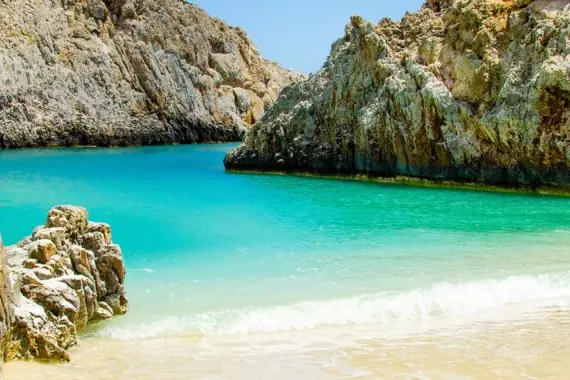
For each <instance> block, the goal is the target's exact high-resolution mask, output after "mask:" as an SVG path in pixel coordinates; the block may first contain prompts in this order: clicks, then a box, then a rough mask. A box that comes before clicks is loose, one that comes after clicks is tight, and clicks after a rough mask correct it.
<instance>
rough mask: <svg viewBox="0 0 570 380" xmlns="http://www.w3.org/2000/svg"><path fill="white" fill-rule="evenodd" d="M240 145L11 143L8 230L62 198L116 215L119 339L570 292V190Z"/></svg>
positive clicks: (489, 304)
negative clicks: (121, 301) (361, 166)
mask: <svg viewBox="0 0 570 380" xmlns="http://www.w3.org/2000/svg"><path fill="white" fill-rule="evenodd" d="M233 147H235V145H196V146H176V147H145V148H121V149H95V148H93V149H88V148H86V149H53V150H19V151H1V152H0V231H1V232H2V234H3V238H4V241H5V243H7V244H11V243H15V242H16V241H17V240H18V239H20V238H22V237H24V236H25V235H28V234H30V233H31V231H32V229H33V228H34V227H35V226H36V225H37V224H39V223H41V222H42V221H43V219H44V218H45V215H46V212H47V210H48V209H49V208H50V207H52V206H53V205H56V204H77V205H82V206H84V207H86V208H87V209H88V210H89V212H90V215H89V217H90V219H91V220H95V221H103V222H107V223H110V224H111V226H112V229H113V239H114V241H115V242H116V243H118V244H120V245H121V247H122V249H123V254H124V256H125V261H126V265H127V270H128V274H127V278H128V280H127V292H128V296H129V300H130V305H131V306H130V311H129V313H128V315H127V316H125V317H122V318H117V319H115V320H113V321H110V322H108V323H105V324H101V325H97V326H95V327H94V328H93V329H92V330H91V331H89V332H88V337H97V338H108V339H111V340H113V339H114V340H118V341H138V340H145V339H147V340H148V339H156V338H164V337H172V338H181V337H188V336H192V337H201V338H200V339H203V338H204V337H208V336H229V337H234V338H235V339H238V341H239V340H240V339H241V338H239V337H246V336H248V337H251V336H253V335H255V336H263V334H273V333H288V332H291V333H293V332H295V333H299V332H301V333H302V334H304V333H303V332H305V331H314V330H315V329H319V328H323V329H326V328H331V327H332V328H333V329H337V328H338V327H346V326H349V327H362V326H374V328H373V330H374V331H375V332H376V333H378V334H380V335H382V334H383V333H382V331H384V333H386V334H388V333H389V334H396V335H398V336H405V335H406V334H408V333H410V332H411V331H412V330H413V331H414V332H417V331H424V330H422V329H423V328H424V327H425V322H426V321H430V323H431V322H433V323H435V324H438V328H441V326H445V323H447V322H446V321H451V320H452V321H453V323H454V324H455V323H457V321H458V320H461V319H470V320H471V319H472V318H483V319H485V318H491V317H489V315H492V316H493V317H492V318H496V316H497V315H501V314H502V310H506V309H509V308H512V307H516V308H524V310H525V312H527V311H529V310H531V311H532V310H533V308H536V307H552V306H556V307H566V305H567V304H568V300H569V299H570V200H569V199H568V198H558V197H552V196H534V195H523V194H503V193H493V192H482V191H467V190H453V189H433V188H421V187H411V186H398V185H385V184H378V183H367V182H356V181H343V180H332V179H317V178H305V177H293V176H274V175H250V174H227V173H225V172H224V168H223V165H222V159H223V156H224V154H225V152H227V151H228V150H229V149H232V148H233ZM517 310H518V309H517ZM402 321H407V322H406V323H405V324H401V322H402ZM416 322H417V323H416ZM450 323H451V322H450ZM442 324H443V325H442ZM418 329H419V330H418ZM319 331H320V330H319ZM323 331H324V330H323ZM236 337H238V338H236ZM87 339H89V338H87ZM243 339H245V338H243Z"/></svg>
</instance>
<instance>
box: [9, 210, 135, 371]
mask: <svg viewBox="0 0 570 380" xmlns="http://www.w3.org/2000/svg"><path fill="white" fill-rule="evenodd" d="M0 249H1V245H0ZM5 264H7V265H5ZM6 274H8V275H9V276H6ZM125 274H126V270H125V266H124V263H123V259H122V254H121V249H120V248H119V246H117V245H115V244H113V243H112V241H111V229H110V227H109V225H107V224H103V223H92V222H88V220H87V211H86V210H85V209H83V208H81V207H75V206H57V207H54V208H53V209H52V210H50V212H49V214H48V218H47V221H46V223H45V224H44V225H42V226H39V227H37V228H36V229H35V230H34V233H33V234H32V236H31V237H28V238H26V239H24V240H22V242H21V243H20V244H18V245H15V246H11V247H7V248H6V250H5V252H4V251H3V252H0V280H2V282H0V301H1V303H0V332H1V333H2V335H1V336H2V342H1V343H2V345H1V346H0V348H3V349H4V351H3V356H4V357H5V358H6V359H7V360H13V359H43V360H69V354H68V353H67V349H68V348H69V347H71V346H73V345H74V344H76V343H77V331H79V330H81V329H83V328H85V327H86V326H87V324H88V323H89V322H90V321H95V320H99V319H106V318H111V317H112V316H113V315H118V314H124V313H125V312H126V311H127V308H128V301H127V298H126V296H125V288H124V280H125ZM12 289H13V292H12Z"/></svg>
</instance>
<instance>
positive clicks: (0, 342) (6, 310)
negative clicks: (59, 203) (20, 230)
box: [0, 238, 14, 378]
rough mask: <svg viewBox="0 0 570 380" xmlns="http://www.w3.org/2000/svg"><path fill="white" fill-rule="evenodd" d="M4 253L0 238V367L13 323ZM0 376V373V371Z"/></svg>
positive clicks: (10, 289) (10, 291) (10, 292)
mask: <svg viewBox="0 0 570 380" xmlns="http://www.w3.org/2000/svg"><path fill="white" fill-rule="evenodd" d="M8 276H9V275H8V263H7V261H6V253H5V251H4V246H3V245H2V239H1V238H0V367H1V366H2V362H3V361H4V353H5V352H6V351H7V350H6V348H7V347H8V342H10V341H11V339H12V336H11V327H12V325H13V323H14V307H13V304H12V301H13V295H12V286H11V283H10V279H9V277H8ZM0 378H2V375H1V373H0Z"/></svg>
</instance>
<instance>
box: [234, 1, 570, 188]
mask: <svg viewBox="0 0 570 380" xmlns="http://www.w3.org/2000/svg"><path fill="white" fill-rule="evenodd" d="M569 5H570V1H567V0H564V1H547V0H536V1H520V0H517V1H514V0H504V1H494V0H445V1H444V0H429V1H427V2H426V3H425V5H424V7H422V9H421V10H420V11H418V12H416V13H409V14H407V15H406V16H405V17H404V18H403V19H402V20H401V21H400V22H395V21H392V20H389V19H384V20H382V21H380V23H379V24H373V23H370V22H367V21H365V20H363V19H362V18H360V17H358V16H355V17H353V18H352V20H351V22H350V24H349V25H348V26H347V27H346V31H345V35H344V37H343V38H342V39H340V40H338V41H336V42H335V43H334V44H333V46H332V51H331V55H330V57H329V59H328V60H327V62H326V63H325V65H324V66H323V68H322V69H321V70H320V71H319V72H318V73H316V74H315V75H313V76H311V77H310V78H309V79H308V80H306V81H302V82H299V83H296V84H293V85H292V86H290V87H288V88H286V89H285V90H284V91H283V93H282V95H281V96H280V98H279V100H278V101H277V102H276V103H275V104H274V106H273V107H272V108H271V109H270V110H269V111H268V112H267V113H266V114H265V116H264V117H263V119H262V120H261V121H260V122H258V123H257V124H256V125H255V126H254V127H253V128H252V130H250V131H249V132H248V133H247V135H246V138H245V142H244V143H243V145H242V146H240V147H239V148H238V149H237V150H235V151H233V152H231V153H230V154H228V156H227V157H226V159H225V165H226V167H227V168H228V169H235V170H277V171H305V172H317V173H333V174H335V173H345V174H346V173H348V174H353V173H362V174H368V175H371V176H382V177H392V176H399V175H403V176H410V177H416V178H427V179H435V180H438V179H449V180H456V181H468V182H481V183H487V184H498V185H509V186H511V185H512V186H518V185H527V186H532V187H539V186H543V185H548V186H562V187H568V186H570V170H569V168H570V140H569V139H570V44H569V42H568V41H570V11H569V10H568V9H569Z"/></svg>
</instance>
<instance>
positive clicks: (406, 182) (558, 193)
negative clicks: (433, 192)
mask: <svg viewBox="0 0 570 380" xmlns="http://www.w3.org/2000/svg"><path fill="white" fill-rule="evenodd" d="M226 173H229V174H255V175H273V176H295V177H307V178H316V179H332V180H343V181H358V182H364V183H378V184H383V185H394V186H411V187H425V188H431V189H450V190H470V191H482V192H495V193H508V194H520V195H536V196H549V197H561V198H569V197H570V187H569V188H567V189H566V188H560V187H554V186H542V187H538V188H535V189H534V188H532V187H531V186H525V185H521V186H519V187H515V186H506V185H505V186H501V185H489V184H484V183H477V182H460V181H454V180H449V179H442V180H434V179H428V178H415V177H408V176H401V175H398V176H395V177H381V176H374V175H368V174H363V173H354V174H324V173H323V174H321V173H315V172H310V171H277V170H267V171H265V170H252V169H233V168H232V169H228V168H226Z"/></svg>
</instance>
